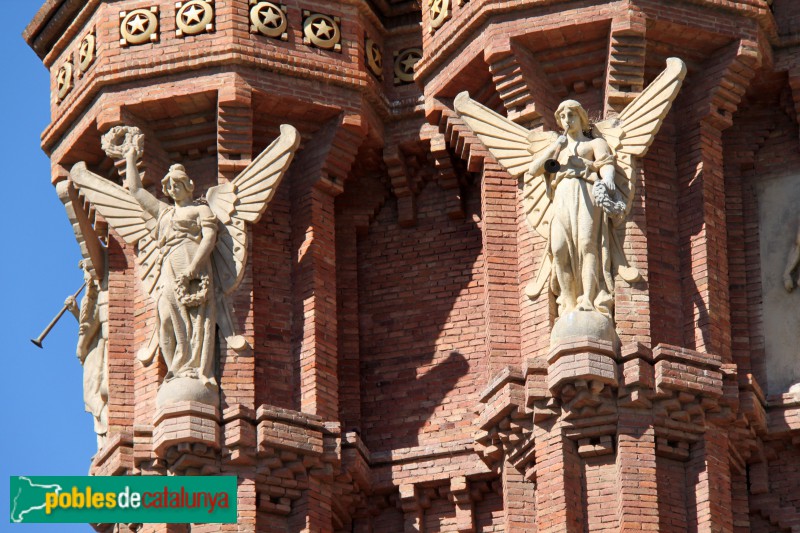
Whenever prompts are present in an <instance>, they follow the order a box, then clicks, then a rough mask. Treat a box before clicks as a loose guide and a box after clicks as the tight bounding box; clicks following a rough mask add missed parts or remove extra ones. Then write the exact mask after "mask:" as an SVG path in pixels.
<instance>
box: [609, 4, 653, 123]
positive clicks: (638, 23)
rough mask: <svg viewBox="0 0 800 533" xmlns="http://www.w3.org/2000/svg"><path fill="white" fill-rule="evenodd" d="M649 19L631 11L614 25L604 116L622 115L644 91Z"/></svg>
mask: <svg viewBox="0 0 800 533" xmlns="http://www.w3.org/2000/svg"><path fill="white" fill-rule="evenodd" d="M645 32H646V26H645V18H644V16H642V15H641V14H640V13H638V12H632V11H627V12H625V16H624V17H618V18H615V19H614V20H613V21H612V23H611V33H610V35H609V42H608V64H607V66H606V86H605V110H604V116H606V117H607V116H609V114H610V113H620V112H621V111H622V110H623V109H625V106H626V105H628V104H629V103H630V102H631V101H633V99H634V98H636V97H637V96H638V95H639V94H640V93H641V92H642V90H643V89H644V59H645V44H646V41H645Z"/></svg>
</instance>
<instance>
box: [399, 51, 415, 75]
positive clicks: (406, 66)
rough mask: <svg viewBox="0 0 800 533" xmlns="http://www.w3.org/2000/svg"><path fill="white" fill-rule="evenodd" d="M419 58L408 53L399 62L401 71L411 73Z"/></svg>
mask: <svg viewBox="0 0 800 533" xmlns="http://www.w3.org/2000/svg"><path fill="white" fill-rule="evenodd" d="M419 60H420V57H419V56H416V55H413V54H408V55H407V56H406V58H405V59H403V60H402V61H401V62H400V64H401V65H403V72H406V73H412V72H414V65H416V64H417V62H418V61H419Z"/></svg>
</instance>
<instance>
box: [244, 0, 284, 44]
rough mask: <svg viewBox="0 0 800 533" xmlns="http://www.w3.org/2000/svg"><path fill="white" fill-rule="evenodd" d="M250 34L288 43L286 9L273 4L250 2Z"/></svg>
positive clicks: (253, 0)
mask: <svg viewBox="0 0 800 533" xmlns="http://www.w3.org/2000/svg"><path fill="white" fill-rule="evenodd" d="M250 4H251V5H252V7H251V8H250V23H251V26H250V33H260V34H261V35H266V36H267V37H273V38H275V39H281V40H282V41H286V40H287V39H288V37H289V35H288V34H287V33H286V27H287V25H288V24H287V20H286V14H285V12H286V8H284V7H283V6H279V5H278V4H273V3H272V2H258V1H256V0H250Z"/></svg>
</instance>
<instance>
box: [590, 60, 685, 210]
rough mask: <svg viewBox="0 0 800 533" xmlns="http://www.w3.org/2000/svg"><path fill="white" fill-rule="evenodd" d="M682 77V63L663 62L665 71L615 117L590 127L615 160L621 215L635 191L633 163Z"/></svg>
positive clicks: (661, 119)
mask: <svg viewBox="0 0 800 533" xmlns="http://www.w3.org/2000/svg"><path fill="white" fill-rule="evenodd" d="M685 77H686V64H685V63H684V62H683V61H681V60H680V59H678V58H676V57H670V58H669V59H667V68H665V69H664V71H663V72H661V74H659V75H658V77H656V79H655V80H653V83H651V84H650V85H648V86H647V88H646V89H645V90H644V91H642V93H641V94H639V96H637V97H636V98H634V99H633V101H632V102H631V103H630V104H628V105H627V106H626V107H625V109H623V110H622V113H620V115H619V116H618V117H614V118H610V119H606V120H604V121H602V122H598V123H596V124H595V125H594V127H593V134H594V136H595V137H602V138H603V139H605V141H606V142H607V143H608V146H609V148H610V149H611V153H612V154H614V156H615V159H616V163H617V165H616V167H617V168H616V176H615V179H614V182H615V183H616V185H617V190H618V191H619V192H620V194H621V196H622V199H623V201H624V202H625V207H626V210H625V213H626V214H627V213H628V211H630V208H631V205H632V203H633V195H634V193H635V192H636V189H635V188H636V179H635V175H634V174H635V171H636V161H635V160H634V159H633V158H634V157H644V156H645V155H646V154H647V150H648V148H650V145H651V144H652V143H653V139H654V138H655V136H656V134H657V133H658V130H659V129H661V124H662V123H663V122H664V117H666V116H667V113H669V110H670V108H671V107H672V102H673V101H674V100H675V97H676V96H677V95H678V91H679V90H680V88H681V85H682V84H683V79H684V78H685Z"/></svg>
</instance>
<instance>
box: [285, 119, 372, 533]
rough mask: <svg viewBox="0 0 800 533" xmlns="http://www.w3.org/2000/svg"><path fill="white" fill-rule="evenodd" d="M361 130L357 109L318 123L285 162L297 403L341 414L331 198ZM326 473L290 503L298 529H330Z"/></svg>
mask: <svg viewBox="0 0 800 533" xmlns="http://www.w3.org/2000/svg"><path fill="white" fill-rule="evenodd" d="M365 134H366V131H365V126H364V125H363V124H362V122H361V121H360V117H358V116H343V117H339V118H337V119H336V120H334V121H332V122H330V123H328V124H326V125H325V126H323V127H322V128H321V130H320V131H319V132H317V134H316V135H315V137H314V139H312V140H311V141H310V142H309V143H308V144H307V145H306V146H305V148H304V150H303V153H302V154H301V155H299V157H298V164H297V166H296V167H294V168H293V169H291V170H290V176H288V178H289V179H290V180H291V196H292V241H293V249H294V250H295V253H296V254H297V255H296V263H295V266H294V270H293V273H292V283H293V289H294V294H295V303H294V306H295V307H294V321H293V322H294V324H293V332H292V336H293V345H294V346H297V359H296V360H297V365H298V370H299V371H298V373H297V374H298V376H299V383H297V384H296V391H295V393H296V395H297V396H298V401H297V402H296V403H297V404H298V405H299V406H300V411H302V412H303V413H309V414H313V415H317V416H319V417H321V418H322V419H323V420H325V421H338V420H339V381H338V340H337V335H338V325H337V285H336V282H337V279H336V229H335V228H336V224H335V206H334V200H335V198H336V196H338V195H339V194H340V193H341V192H342V190H343V182H344V180H345V178H347V175H348V173H349V170H350V166H351V165H352V163H353V160H354V159H355V155H356V153H357V151H358V148H359V146H360V145H361V141H362V140H363V139H364V137H365ZM329 481H330V480H327V478H320V477H318V476H314V475H312V476H309V480H308V489H307V490H305V491H304V492H303V495H302V497H301V498H300V500H298V501H297V502H295V503H294V504H293V506H292V514H291V516H290V517H289V524H290V527H292V528H300V529H301V530H302V531H311V532H315V533H316V532H321V533H325V532H328V531H332V529H331V528H332V525H331V524H332V523H333V513H332V509H331V503H332V502H331V498H332V488H331V483H330V482H329Z"/></svg>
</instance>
